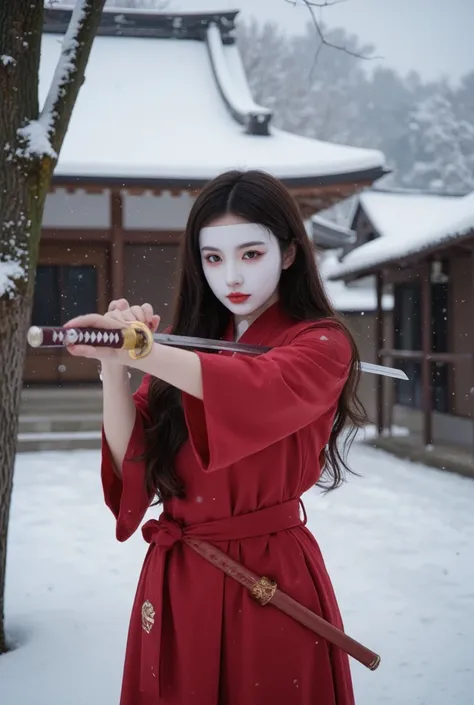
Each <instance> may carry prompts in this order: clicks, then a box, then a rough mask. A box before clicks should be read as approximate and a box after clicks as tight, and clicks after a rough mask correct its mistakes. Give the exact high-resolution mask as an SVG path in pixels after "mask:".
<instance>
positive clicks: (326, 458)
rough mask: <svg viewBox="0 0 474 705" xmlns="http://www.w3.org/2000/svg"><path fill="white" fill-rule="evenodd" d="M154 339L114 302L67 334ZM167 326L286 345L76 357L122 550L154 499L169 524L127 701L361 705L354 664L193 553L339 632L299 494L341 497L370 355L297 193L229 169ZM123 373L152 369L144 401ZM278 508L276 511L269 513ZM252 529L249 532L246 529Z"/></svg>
mask: <svg viewBox="0 0 474 705" xmlns="http://www.w3.org/2000/svg"><path fill="white" fill-rule="evenodd" d="M137 320H138V321H141V322H144V323H146V324H148V325H149V326H150V328H151V329H152V330H153V331H155V330H156V329H157V327H158V325H159V316H158V315H156V314H155V313H154V311H153V309H152V307H151V306H150V305H149V304H143V305H141V306H131V307H129V305H128V303H127V302H126V301H119V302H113V303H112V304H111V306H110V308H109V312H108V313H107V314H106V315H105V316H98V315H90V316H83V317H79V318H77V319H74V320H73V321H70V322H69V324H68V325H69V326H73V325H74V326H95V327H108V328H123V327H126V326H128V325H129V324H130V322H131V321H137ZM172 330H173V332H174V333H176V334H178V335H189V336H201V337H208V338H218V339H223V340H236V339H238V340H240V341H241V342H245V343H252V344H256V345H266V346H270V347H272V348H274V349H273V350H271V351H270V352H268V353H265V354H264V355H261V356H258V357H249V356H244V355H231V354H228V353H222V354H220V355H218V354H211V353H201V352H191V351H188V350H182V349H176V348H171V347H166V346H161V345H158V344H156V343H155V344H154V345H153V347H152V349H151V351H150V353H149V354H147V355H146V356H145V357H143V358H141V359H138V360H131V359H130V357H129V356H128V354H127V353H126V352H120V351H114V350H110V349H109V350H106V349H99V348H97V349H94V348H91V347H84V346H76V347H72V348H70V351H71V353H72V354H74V355H83V356H86V357H97V358H98V359H99V360H101V361H102V380H103V386H104V424H103V449H102V480H103V487H104V494H105V501H106V503H107V505H108V506H109V507H110V509H111V510H112V512H113V513H114V515H115V517H116V519H117V529H116V533H117V538H118V540H119V541H125V540H126V539H127V538H128V537H129V536H130V535H131V534H133V533H134V531H135V530H136V529H137V528H138V526H139V525H140V523H141V521H142V519H143V517H144V514H145V512H146V511H147V509H148V508H149V506H150V503H151V502H152V500H153V499H154V498H157V499H158V501H159V502H162V503H163V508H164V514H162V515H161V517H160V521H155V520H151V521H149V522H147V523H146V524H145V525H144V527H143V529H142V531H143V535H144V538H145V539H146V541H148V542H149V543H150V548H149V550H148V553H147V556H146V559H145V562H144V566H143V570H142V574H141V576H140V580H139V584H138V588H137V594H136V599H135V602H134V606H133V610H132V615H131V623H130V630H129V637H128V644H127V651H126V659H125V669H124V678H123V687H122V697H121V705H149V704H151V703H154V704H162V705H165V704H167V705H178V703H179V705H187V704H188V703H193V704H196V705H218V704H219V705H264V704H265V705H266V704H267V703H268V704H269V703H276V704H280V703H281V704H282V705H315V703H318V705H351V704H352V703H353V702H354V696H353V690H352V684H351V676H350V671H349V664H348V658H347V656H346V655H345V654H344V653H343V652H342V651H340V650H339V649H337V648H334V647H331V646H330V645H329V644H328V643H327V642H326V641H325V640H323V639H319V638H317V636H316V635H315V633H314V632H312V631H311V630H309V629H307V628H306V627H304V626H302V625H301V624H299V623H298V622H296V621H295V620H293V619H291V618H290V617H288V616H287V615H285V614H283V613H282V612H280V611H279V610H278V609H275V608H272V607H261V606H260V605H258V604H257V603H256V602H255V601H254V600H253V599H252V597H251V596H250V594H249V593H248V591H246V590H245V589H244V588H243V587H242V586H241V585H239V583H237V582H235V581H234V580H232V578H229V577H227V576H225V574H224V573H223V572H222V571H221V570H219V569H217V568H216V567H215V566H214V565H211V564H210V563H209V562H207V561H206V560H205V559H204V558H203V557H202V556H200V555H198V554H196V553H195V552H194V551H193V550H192V549H191V548H190V547H189V545H186V544H185V543H183V541H181V539H182V537H183V526H184V527H186V528H185V529H184V531H187V530H188V529H189V530H192V531H194V532H195V533H196V534H197V535H200V536H201V538H203V539H206V540H207V541H210V542H211V543H212V544H213V545H215V546H217V547H219V548H220V549H221V550H223V551H224V552H225V553H226V554H227V555H228V556H230V557H232V558H234V559H236V560H238V561H239V563H240V564H242V565H243V566H245V567H246V568H248V569H250V570H252V571H254V572H255V573H257V574H258V575H265V576H271V578H272V579H274V580H275V581H277V582H278V586H279V587H280V588H281V589H282V590H283V591H285V592H286V593H288V594H289V595H291V597H293V598H294V599H295V600H297V601H298V602H300V603H302V604H303V605H305V606H306V607H307V608H309V609H310V610H312V611H313V612H316V613H317V614H318V615H321V616H323V617H324V618H325V619H326V620H328V621H330V622H331V623H332V624H334V625H336V626H338V627H339V628H342V623H341V618H340V614H339V610H338V606H337V602H336V598H335V595H334V592H333V589H332V586H331V582H330V578H329V577H328V574H327V572H326V568H325V565H324V562H323V558H322V556H321V554H320V551H319V548H318V545H317V543H316V540H315V539H314V537H313V536H312V535H311V533H310V532H309V531H308V529H307V528H306V527H305V521H304V520H302V519H301V518H300V513H299V506H298V503H299V500H300V497H301V495H302V494H303V493H304V492H306V491H307V490H309V489H310V488H311V487H312V486H313V485H315V484H321V483H323V482H324V484H325V485H326V486H327V487H329V488H335V487H337V486H338V485H339V484H340V483H341V481H342V480H343V475H344V471H345V470H347V469H348V468H347V467H346V465H345V463H344V461H343V460H342V457H341V455H340V453H339V450H338V445H337V444H338V439H339V437H340V435H341V433H342V432H343V430H344V432H345V430H346V426H347V425H348V424H349V425H352V426H353V427H354V428H355V427H356V426H357V425H359V424H361V423H362V422H363V421H364V418H363V415H362V414H361V412H360V407H359V405H358V402H357V400H356V395H355V390H356V386H357V381H358V380H357V374H358V373H357V364H356V363H357V362H358V355H357V350H356V346H355V345H354V342H353V340H352V338H351V336H350V334H349V333H348V331H347V330H346V328H345V327H344V325H343V324H342V323H341V322H339V321H337V319H336V316H335V314H334V311H333V309H332V308H331V305H330V303H329V302H328V299H327V296H326V294H325V292H324V289H323V286H322V284H321V281H320V278H319V276H318V272H317V268H316V265H315V259H314V253H313V251H312V247H311V245H310V242H309V240H308V237H307V235H306V231H305V228H304V224H303V222H302V220H301V217H300V215H299V212H298V209H297V207H296V205H295V203H294V202H293V200H292V198H291V196H290V195H289V193H288V192H287V190H286V189H285V188H284V187H283V185H282V184H281V183H280V182H279V181H277V180H276V179H274V178H272V177H271V176H269V175H267V174H264V173H261V172H257V171H248V172H238V171H232V172H229V173H225V174H223V175H221V176H219V177H218V178H216V179H215V180H214V181H212V182H211V183H210V184H208V185H207V187H206V188H205V189H204V190H203V191H202V192H201V194H200V195H199V196H198V198H197V199H196V201H195V204H194V206H193V208H192V211H191V213H190V216H189V220H188V224H187V227H186V231H185V235H184V241H183V251H182V266H181V281H180V286H179V294H178V297H177V304H176V310H175V314H174V321H173V324H172ZM127 367H134V368H136V369H138V370H141V371H142V372H144V373H145V375H144V379H143V383H142V384H141V386H140V388H139V389H138V391H137V392H136V393H135V394H134V395H133V396H132V393H131V392H130V388H129V383H128V376H129V375H128V373H127ZM265 509H266V510H268V511H267V512H265V511H262V510H265ZM244 524H245V527H244Z"/></svg>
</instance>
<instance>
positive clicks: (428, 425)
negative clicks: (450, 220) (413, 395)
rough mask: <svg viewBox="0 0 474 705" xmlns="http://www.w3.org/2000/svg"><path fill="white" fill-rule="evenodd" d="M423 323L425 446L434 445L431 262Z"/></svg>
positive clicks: (425, 281)
mask: <svg viewBox="0 0 474 705" xmlns="http://www.w3.org/2000/svg"><path fill="white" fill-rule="evenodd" d="M421 321H422V351H423V359H422V363H421V364H422V369H421V384H422V409H423V443H424V445H425V446H430V445H432V444H433V414H432V406H433V401H432V400H433V392H432V383H431V359H430V358H431V352H432V350H431V346H432V339H433V331H432V306H431V262H429V261H428V262H427V263H426V264H425V266H424V267H423V270H422V281H421Z"/></svg>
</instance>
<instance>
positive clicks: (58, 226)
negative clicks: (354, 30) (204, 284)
mask: <svg viewBox="0 0 474 705" xmlns="http://www.w3.org/2000/svg"><path fill="white" fill-rule="evenodd" d="M237 15H238V13H237V12H236V11H235V12H218V13H162V12H155V13H148V12H143V11H133V10H125V9H122V8H121V9H116V8H111V9H106V10H104V13H103V17H102V21H101V25H100V28H99V31H98V36H97V37H96V39H95V41H94V44H93V47H92V51H91V55H90V60H89V63H88V66H87V70H86V78H85V82H84V84H83V86H82V87H81V90H80V93H79V97H78V100H77V103H76V106H75V108H74V111H73V116H72V119H71V122H70V125H69V129H68V132H67V135H66V138H65V141H64V144H63V147H62V151H61V154H60V159H59V162H58V165H57V167H56V170H55V174H54V179H53V189H52V191H51V193H50V194H49V196H48V198H47V202H46V206H45V213H44V221H43V232H42V240H41V248H40V259H39V266H38V274H37V287H36V295H35V304H34V312H33V323H35V324H37V325H55V324H61V323H62V322H64V321H65V320H67V319H68V318H70V317H71V316H72V315H74V314H77V313H79V312H84V311H95V310H97V311H99V312H102V311H104V310H105V308H106V304H107V302H108V301H109V300H110V299H112V298H117V297H122V296H125V297H127V298H129V299H130V300H131V301H135V302H137V301H138V302H143V301H150V302H151V303H153V304H154V306H155V308H156V310H157V311H158V312H159V313H160V314H161V315H162V319H163V322H164V323H166V322H167V317H168V315H169V312H170V310H171V306H172V303H173V290H174V285H175V275H176V263H177V250H178V244H179V240H180V237H181V233H182V231H183V228H184V225H185V222H186V218H187V216H188V213H189V210H190V208H191V205H192V203H193V201H194V199H195V197H196V195H197V193H198V192H199V190H200V189H201V188H202V187H203V185H204V184H205V183H206V182H207V181H208V180H209V179H211V178H213V177H214V176H216V175H217V174H219V173H221V172H222V171H224V170H226V169H230V168H246V169H249V168H259V169H264V170H266V171H268V172H271V173H272V174H274V175H275V176H277V177H279V178H281V179H282V180H283V181H284V182H285V184H286V185H287V186H288V187H289V188H290V190H291V192H292V193H293V194H294V196H295V198H296V199H297V201H298V203H299V205H300V207H301V210H302V212H303V214H304V217H306V218H308V217H310V216H311V215H312V214H314V213H317V212H318V211H320V210H322V209H324V208H328V207H329V206H330V205H332V204H334V203H337V202H338V201H340V200H341V199H344V198H347V197H348V196H350V195H351V194H354V193H358V192H359V191H360V190H361V189H363V188H365V187H367V186H370V185H371V184H372V183H373V182H374V181H375V180H377V179H378V178H379V177H381V176H383V174H384V173H386V172H385V168H384V157H383V155H382V154H381V153H380V152H378V151H375V150H369V149H360V148H355V147H350V146H343V145H336V144H329V143H327V142H320V141H317V140H312V139H308V138H305V137H300V136H297V135H293V134H289V133H286V132H283V131H281V130H278V129H276V128H274V127H273V126H272V124H271V122H272V114H271V111H270V110H268V109H267V108H264V107H261V106H259V105H256V104H255V102H254V101H253V99H252V96H251V95H250V91H249V87H248V84H247V80H246V76H245V72H244V69H243V64H242V60H241V56H240V54H239V50H238V47H237V44H236V41H235V31H234V30H235V21H236V17H237ZM70 16H71V9H65V8H63V7H58V8H56V9H55V8H54V6H53V7H52V8H49V7H45V24H44V36H43V40H42V48H41V67H40V88H39V90H40V102H41V101H43V100H44V98H45V96H46V93H47V90H48V87H49V85H50V82H51V79H52V76H53V73H54V70H55V66H56V63H57V60H58V57H59V53H60V49H61V40H62V36H63V35H64V33H65V31H66V29H67V26H68V23H69V20H70ZM96 379H97V370H96V365H95V364H94V363H92V362H90V361H87V360H78V359H72V358H71V356H69V355H67V353H66V354H65V353H61V352H58V353H57V354H56V355H51V351H48V352H47V353H42V352H41V351H31V350H30V351H28V357H27V363H26V369H25V381H26V382H27V383H29V384H31V383H35V382H36V383H42V384H45V383H47V384H55V383H60V384H63V383H70V382H94V381H95V380H96Z"/></svg>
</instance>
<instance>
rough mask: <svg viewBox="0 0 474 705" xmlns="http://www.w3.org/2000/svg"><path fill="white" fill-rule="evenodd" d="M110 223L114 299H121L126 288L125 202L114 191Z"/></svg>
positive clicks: (111, 199) (111, 198)
mask: <svg viewBox="0 0 474 705" xmlns="http://www.w3.org/2000/svg"><path fill="white" fill-rule="evenodd" d="M110 223H111V236H112V246H111V248H110V256H111V267H110V270H111V271H110V276H111V284H112V287H111V288H112V298H113V299H121V298H123V296H124V286H125V273H124V269H125V262H124V260H125V243H124V234H123V202H122V194H121V192H120V191H112V193H111V196H110Z"/></svg>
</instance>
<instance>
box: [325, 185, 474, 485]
mask: <svg viewBox="0 0 474 705" xmlns="http://www.w3.org/2000/svg"><path fill="white" fill-rule="evenodd" d="M353 229H354V230H355V231H356V233H357V235H356V238H355V241H354V240H352V241H351V242H349V243H348V244H347V245H346V246H345V247H344V248H343V254H342V257H340V261H339V262H338V263H337V264H335V265H334V266H333V268H332V271H331V272H330V274H329V279H330V280H333V281H338V282H339V283H342V282H345V283H346V284H347V285H348V286H349V284H351V283H355V282H358V281H361V280H364V279H366V278H367V277H375V278H376V281H377V298H378V301H377V326H376V336H375V346H374V353H375V356H376V357H377V358H378V361H379V362H380V363H382V364H392V365H395V366H397V367H401V368H403V369H404V370H405V372H406V373H407V375H408V377H409V381H408V382H405V381H399V382H398V381H397V382H396V383H395V385H393V383H387V382H384V383H383V382H382V380H380V381H379V383H378V385H377V386H378V388H377V426H378V432H379V435H380V438H379V441H378V442H379V444H380V445H382V446H384V447H389V448H390V449H392V450H396V451H397V452H400V453H401V454H405V455H407V456H409V457H413V458H420V459H423V460H425V461H428V462H431V463H432V464H435V465H438V466H440V467H449V466H455V469H457V470H461V471H466V472H469V473H471V472H474V461H473V455H474V313H473V311H474V193H472V194H469V195H465V196H440V195H433V194H426V193H419V192H407V191H384V190H382V189H371V190H367V191H365V192H364V193H363V194H361V195H360V197H359V199H358V208H357V212H356V215H355V223H354V225H353ZM383 292H386V293H393V300H394V308H393V320H392V322H391V324H390V325H387V314H386V313H384V311H383V308H384V307H383V306H382V294H383ZM397 426H401V427H404V428H406V429H408V431H409V435H408V436H406V435H399V436H398V435H396V434H395V435H393V436H392V437H391V436H390V434H391V431H392V430H393V428H394V427H397ZM452 448H457V449H464V451H465V455H464V460H462V461H460V460H459V454H458V457H457V459H456V460H453V458H454V456H453V451H452ZM466 468H467V470H466Z"/></svg>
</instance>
